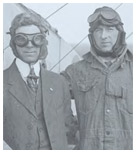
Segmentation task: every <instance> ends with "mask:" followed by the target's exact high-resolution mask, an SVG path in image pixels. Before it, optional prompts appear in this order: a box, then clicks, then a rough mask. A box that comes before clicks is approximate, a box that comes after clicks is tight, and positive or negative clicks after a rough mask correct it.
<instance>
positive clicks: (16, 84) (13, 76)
mask: <svg viewBox="0 0 136 153" xmlns="http://www.w3.org/2000/svg"><path fill="white" fill-rule="evenodd" d="M9 76H10V77H9V78H10V79H9V82H8V84H9V85H10V88H9V92H10V93H11V94H12V95H13V96H14V97H15V98H16V99H17V101H18V102H19V103H21V104H22V105H23V106H24V107H25V108H26V109H27V110H28V111H29V112H30V113H31V114H33V115H34V116H35V117H36V113H35V110H34V105H33V102H32V100H31V96H30V94H29V92H28V90H27V86H26V85H25V82H24V81H23V79H22V77H21V75H20V73H19V71H18V69H17V66H16V64H15V61H14V63H13V64H12V66H11V68H10V72H9ZM36 118H37V117H36Z"/></svg>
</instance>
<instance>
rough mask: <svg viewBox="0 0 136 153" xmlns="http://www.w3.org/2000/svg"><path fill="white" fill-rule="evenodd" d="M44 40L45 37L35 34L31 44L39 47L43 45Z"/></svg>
mask: <svg viewBox="0 0 136 153" xmlns="http://www.w3.org/2000/svg"><path fill="white" fill-rule="evenodd" d="M44 40H45V37H44V35H42V34H37V35H35V36H34V37H33V42H34V44H35V45H36V46H41V45H43V43H44Z"/></svg>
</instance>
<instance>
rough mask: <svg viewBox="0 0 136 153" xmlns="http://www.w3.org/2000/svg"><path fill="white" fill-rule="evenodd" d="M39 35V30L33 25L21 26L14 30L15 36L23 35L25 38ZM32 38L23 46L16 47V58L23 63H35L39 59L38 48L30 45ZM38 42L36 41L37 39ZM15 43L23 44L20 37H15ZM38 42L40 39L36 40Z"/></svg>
mask: <svg viewBox="0 0 136 153" xmlns="http://www.w3.org/2000/svg"><path fill="white" fill-rule="evenodd" d="M37 33H38V34H40V30H39V28H38V27H37V26H35V25H28V26H22V27H19V28H18V29H16V35H18V34H23V35H25V36H26V37H27V36H29V37H30V36H31V37H32V38H33V36H35V34H37ZM32 38H31V39H30V40H29V41H28V43H27V44H25V45H24V46H20V45H16V49H17V53H18V57H19V58H20V59H21V60H22V61H23V62H25V63H28V64H30V63H36V62H37V61H38V59H39V54H40V46H36V45H34V44H33V43H32V41H31V40H32ZM37 40H38V39H37ZM16 41H17V42H23V41H24V38H23V37H21V36H20V35H19V36H18V37H17V40H16ZM38 41H40V39H39V40H38Z"/></svg>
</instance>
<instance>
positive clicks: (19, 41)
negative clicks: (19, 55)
mask: <svg viewBox="0 0 136 153" xmlns="http://www.w3.org/2000/svg"><path fill="white" fill-rule="evenodd" d="M27 41H28V40H27V37H26V36H25V35H22V34H18V35H16V36H15V37H14V43H15V44H16V45H17V46H20V47H23V46H25V45H26V44H27Z"/></svg>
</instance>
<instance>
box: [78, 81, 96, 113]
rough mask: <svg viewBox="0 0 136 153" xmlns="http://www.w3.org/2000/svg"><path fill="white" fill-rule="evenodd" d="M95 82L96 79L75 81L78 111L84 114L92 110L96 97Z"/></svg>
mask: <svg viewBox="0 0 136 153" xmlns="http://www.w3.org/2000/svg"><path fill="white" fill-rule="evenodd" d="M97 83H98V81H97V80H96V81H82V82H77V88H78V107H79V111H80V113H83V114H85V115H86V114H88V113H89V112H91V111H93V110H94V107H95V105H96V101H97V97H98V91H97V87H96V85H97Z"/></svg>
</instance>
